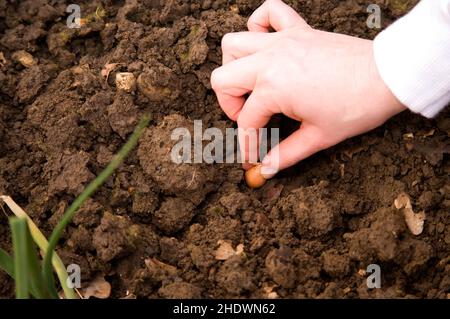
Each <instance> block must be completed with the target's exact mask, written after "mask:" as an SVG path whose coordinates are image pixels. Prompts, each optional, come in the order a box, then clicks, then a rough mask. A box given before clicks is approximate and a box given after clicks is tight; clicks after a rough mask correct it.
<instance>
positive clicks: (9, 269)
mask: <svg viewBox="0 0 450 319" xmlns="http://www.w3.org/2000/svg"><path fill="white" fill-rule="evenodd" d="M0 268H1V269H3V270H4V271H5V272H6V273H7V274H8V275H9V276H10V277H11V278H14V261H13V259H12V258H11V256H9V255H8V253H7V252H6V251H4V250H3V249H1V248H0Z"/></svg>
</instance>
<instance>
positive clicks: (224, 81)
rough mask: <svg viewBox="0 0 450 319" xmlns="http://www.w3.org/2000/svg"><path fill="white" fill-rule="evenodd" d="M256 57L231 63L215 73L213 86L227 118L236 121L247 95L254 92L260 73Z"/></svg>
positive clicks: (212, 80)
mask: <svg viewBox="0 0 450 319" xmlns="http://www.w3.org/2000/svg"><path fill="white" fill-rule="evenodd" d="M260 64H261V63H259V61H258V58H257V57H256V56H255V55H252V56H248V57H244V58H241V59H238V60H234V61H231V62H229V63H228V64H226V65H223V66H221V67H220V68H217V69H215V70H214V71H213V73H212V75H211V86H212V88H213V90H214V92H215V93H216V95H217V100H218V101H219V104H220V107H221V108H222V110H223V111H224V112H225V113H226V114H227V116H228V117H229V118H230V119H232V120H233V121H236V120H237V118H238V116H239V113H240V111H241V109H242V107H243V106H244V103H245V97H244V96H245V94H247V93H250V92H252V91H253V88H254V87H255V83H256V78H257V74H258V72H259V66H260Z"/></svg>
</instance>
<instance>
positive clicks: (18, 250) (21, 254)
mask: <svg viewBox="0 0 450 319" xmlns="http://www.w3.org/2000/svg"><path fill="white" fill-rule="evenodd" d="M9 223H10V225H11V233H12V242H13V249H14V277H15V280H16V298H17V299H28V298H29V291H28V288H29V285H28V284H29V279H30V278H29V272H28V249H27V232H28V227H27V221H26V219H25V218H17V217H12V218H10V219H9Z"/></svg>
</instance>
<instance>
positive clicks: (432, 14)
mask: <svg viewBox="0 0 450 319" xmlns="http://www.w3.org/2000/svg"><path fill="white" fill-rule="evenodd" d="M374 55H375V62H376V64H377V67H378V70H379V72H380V75H381V78H382V79H383V80H384V82H385V83H386V85H387V86H388V87H389V88H390V89H391V91H392V93H393V94H394V95H395V96H396V97H397V98H398V99H399V100H400V102H402V103H403V104H404V105H406V106H407V107H408V108H409V109H410V110H411V111H413V112H416V113H420V114H422V115H423V116H426V117H433V116H435V115H436V114H437V113H439V111H440V110H442V109H443V108H444V107H445V106H446V105H447V104H448V103H449V102H450V0H422V1H421V2H419V4H418V5H417V6H416V7H415V8H414V9H413V10H412V11H411V12H410V13H408V14H407V15H406V16H404V17H403V18H401V19H399V20H397V21H396V22H394V23H393V24H392V25H391V26H389V27H388V28H387V29H386V30H384V31H382V32H381V33H380V34H379V35H378V36H377V37H376V38H375V41H374Z"/></svg>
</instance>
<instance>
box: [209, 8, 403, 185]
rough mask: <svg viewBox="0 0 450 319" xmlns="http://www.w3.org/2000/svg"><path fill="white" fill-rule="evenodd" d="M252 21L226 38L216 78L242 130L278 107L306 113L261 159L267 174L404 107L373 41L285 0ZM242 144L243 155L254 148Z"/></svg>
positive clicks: (258, 123) (370, 126)
mask: <svg viewBox="0 0 450 319" xmlns="http://www.w3.org/2000/svg"><path fill="white" fill-rule="evenodd" d="M270 27H272V28H273V29H275V31H276V32H272V33H269V28H270ZM248 29H249V32H238V33H230V34H227V35H225V37H224V38H223V40H222V51H223V66H222V67H220V68H218V69H216V70H214V72H213V74H212V76H211V85H212V88H213V89H214V91H215V92H216V94H217V98H218V101H219V104H220V106H221V108H222V109H223V111H224V112H225V113H226V114H227V115H228V117H229V118H230V119H232V120H234V121H237V123H238V126H239V128H240V129H243V130H244V132H245V130H248V129H259V128H262V127H264V126H265V125H266V124H267V123H268V121H269V120H270V118H271V116H272V115H274V114H277V113H283V114H284V115H286V116H288V117H290V118H292V119H294V120H297V121H301V127H300V129H298V130H297V131H296V132H294V133H293V134H292V135H291V136H289V137H288V138H286V139H285V140H283V141H282V142H281V143H280V144H279V145H277V146H275V147H274V148H272V150H271V151H270V152H269V153H268V154H267V156H266V157H265V158H264V159H263V161H262V164H263V166H262V168H261V172H262V173H263V175H264V176H265V177H266V178H271V177H273V176H274V175H275V174H276V173H277V172H278V171H280V170H282V169H285V168H287V167H290V166H292V165H294V164H296V163H297V162H299V161H301V160H303V159H305V158H307V157H308V156H310V155H312V154H314V153H316V152H318V151H320V150H323V149H326V148H328V147H331V146H333V145H336V144H338V143H339V142H341V141H343V140H345V139H347V138H350V137H353V136H356V135H359V134H362V133H364V132H367V131H370V130H372V129H374V128H376V127H378V126H380V125H381V124H383V123H384V122H385V121H386V120H387V119H389V118H390V117H392V116H394V115H395V114H397V113H399V112H401V111H403V110H404V109H405V107H404V106H403V105H402V104H401V103H400V102H399V101H398V100H397V98H396V97H395V96H394V95H393V94H392V92H391V91H390V90H389V88H388V87H387V86H386V85H385V83H384V82H383V80H382V79H381V77H380V75H379V73H378V70H377V67H376V65H375V61H374V57H373V46H372V41H369V40H363V39H360V38H356V37H351V36H346V35H342V34H336V33H328V32H323V31H319V30H315V29H313V28H311V27H310V26H308V24H307V23H306V22H305V21H304V20H303V19H302V18H301V17H300V15H298V14H297V13H296V12H295V11H294V10H293V9H292V8H290V7H289V6H287V5H286V4H284V3H283V2H282V1H281V0H268V1H266V2H265V3H264V4H263V5H262V6H261V7H260V8H258V9H257V10H256V11H255V12H254V13H253V15H252V16H251V17H250V19H249V21H248ZM246 94H250V95H249V96H248V98H247V99H246V98H245V97H244V96H245V95H246ZM244 139H245V133H244V134H240V136H239V140H240V141H243V140H244ZM243 144H244V143H241V154H242V156H243V159H244V161H245V160H247V159H248V158H251V156H252V154H251V152H253V151H257V150H253V151H252V150H249V149H248V148H245V146H243ZM253 155H254V154H253ZM244 168H246V169H248V168H249V166H248V165H246V166H244Z"/></svg>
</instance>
